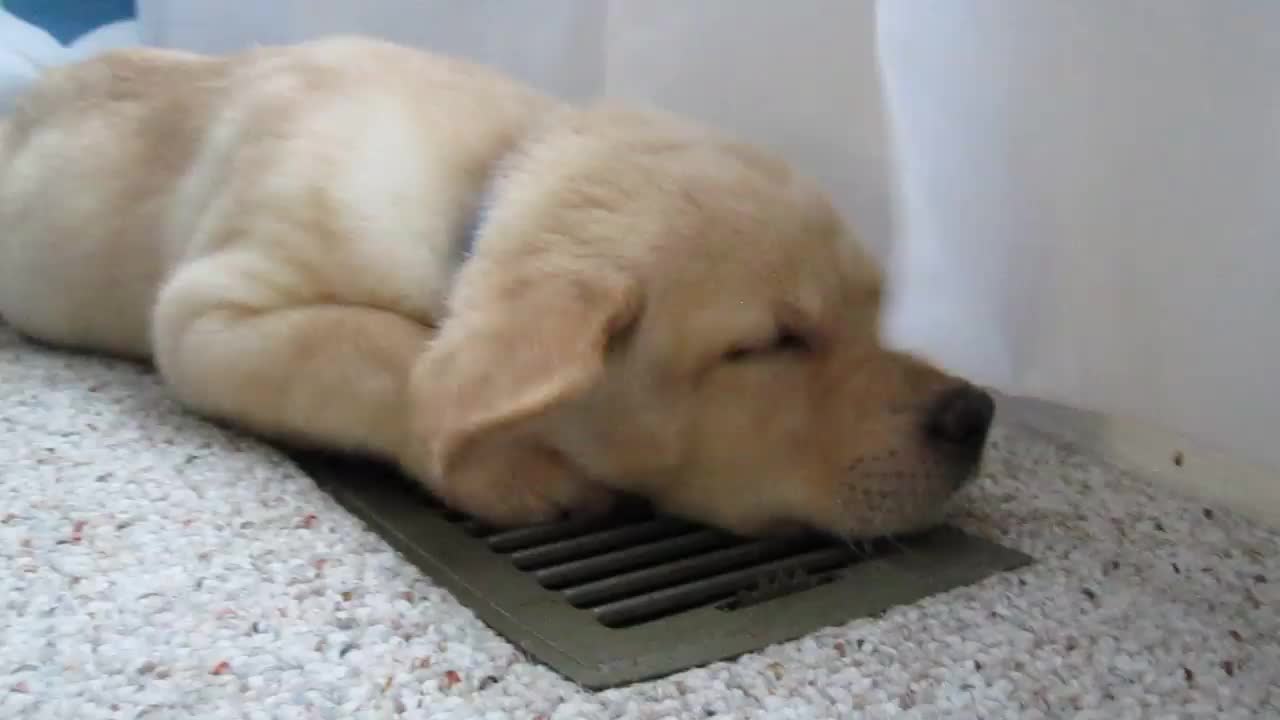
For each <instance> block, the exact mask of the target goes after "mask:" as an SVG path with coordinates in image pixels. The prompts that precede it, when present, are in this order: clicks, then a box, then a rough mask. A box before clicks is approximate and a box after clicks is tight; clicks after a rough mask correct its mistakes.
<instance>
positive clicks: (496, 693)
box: [0, 327, 1280, 720]
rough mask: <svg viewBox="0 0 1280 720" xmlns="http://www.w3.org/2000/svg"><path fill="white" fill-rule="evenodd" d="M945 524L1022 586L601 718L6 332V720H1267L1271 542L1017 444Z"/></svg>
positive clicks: (616, 702) (1051, 449) (912, 613)
mask: <svg viewBox="0 0 1280 720" xmlns="http://www.w3.org/2000/svg"><path fill="white" fill-rule="evenodd" d="M955 522H956V524H958V525H960V526H961V527H963V528H965V529H967V530H969V531H971V532H974V533H977V534H980V535H983V536H986V537H989V538H991V539H993V540H996V541H999V542H1003V543H1006V544H1009V545H1011V546H1013V547H1017V548H1019V549H1021V550H1023V551H1025V552H1028V553H1030V554H1031V555H1033V556H1034V557H1035V558H1036V560H1037V562H1036V564H1035V565H1033V566H1031V567H1028V568H1026V569H1024V570H1022V571H1019V572H1016V573H1009V574H1006V575H1001V576H998V577H994V578H991V579H989V580H987V581H984V582H982V583H980V584H978V585H974V586H970V587H966V588H962V589H958V590H955V591H952V592H949V593H946V594H943V595H939V596H935V597H933V598H931V599H929V600H926V601H924V602H921V603H918V604H916V605H912V606H909V607H901V608H897V609H894V610H892V611H890V612H888V613H886V614H885V615H884V616H883V617H880V618H876V619H871V620H860V621H855V622H851V623H849V624H847V625H845V626H842V627H834V628H829V629H826V630H823V631H821V632H818V633H815V634H813V635H811V636H808V637H806V638H803V639H800V640H797V641H794V642H790V643H786V644H782V645H778V646H774V647H770V648H768V649H767V650H764V651H762V652H759V653H756V654H752V655H749V656H745V657H742V658H740V659H738V660H736V661H732V662H723V663H717V664H715V665H712V666H709V667H704V668H698V669H694V670H690V671H687V672H684V673H681V674H679V675H676V676H672V677H669V678H666V679H662V680H658V681H654V682H649V683H644V684H641V685H636V686H631V687H626V688H621V689H617V690H610V691H606V692H603V693H599V694H591V693H588V692H585V691H583V690H581V689H579V688H577V687H575V686H574V685H573V684H571V683H568V682H566V681H564V680H562V679H560V677H559V676H557V675H556V674H554V673H553V672H551V671H550V670H547V669H546V668H544V667H542V666H540V665H538V664H536V663H532V662H530V661H528V660H527V659H525V658H523V657H522V656H521V655H520V653H518V652H517V651H516V650H514V649H513V648H512V646H510V645H509V644H508V643H507V642H506V641H504V640H503V639H502V638H501V637H500V636H498V635H496V634H495V633H493V632H492V631H490V630H489V629H487V628H486V627H485V626H484V625H482V624H480V623H479V622H477V621H476V619H475V618H474V616H473V615H472V614H471V613H470V612H469V611H468V610H467V609H466V608H465V607H463V606H461V605H459V604H458V603H457V602H456V601H455V600H454V599H453V598H452V597H451V596H450V595H449V594H448V593H446V592H444V591H443V590H441V589H440V588H439V587H438V586H437V585H435V584H434V583H433V582H432V581H431V579H430V578H429V577H424V576H422V575H421V574H420V573H419V572H418V571H417V570H416V569H415V568H414V567H413V566H411V565H410V564H409V563H407V562H406V561H404V560H403V559H401V558H400V557H399V556H398V555H396V554H395V553H394V552H393V551H392V550H391V549H390V548H389V547H388V546H387V545H386V543H384V542H383V541H382V540H381V539H379V538H378V537H377V536H375V535H373V534H371V533H369V532H368V531H366V530H365V529H364V528H363V527H362V526H361V525H360V524H359V523H358V522H357V521H356V520H354V519H353V518H352V517H351V516H350V515H348V514H346V513H345V512H343V511H342V510H341V509H340V508H339V507H338V506H337V505H336V503H335V502H333V501H332V500H331V499H330V498H329V497H328V496H327V495H326V494H324V493H323V492H321V491H320V490H318V489H316V488H315V487H314V485H313V484H312V482H311V481H310V480H309V479H308V478H307V477H306V476H305V475H303V474H302V473H300V472H299V471H298V470H297V469H295V468H294V467H293V466H292V465H291V464H290V463H289V462H288V461H287V460H286V459H285V458H284V457H283V456H282V455H281V454H279V453H278V452H276V451H274V450H273V449H271V448H269V447H267V446H265V445H263V444H261V443H259V442H256V441H255V440H252V439H250V438H247V437H244V436H242V435H240V434H238V433H235V432H232V431H230V430H227V429H224V428H219V427H216V426H214V425H211V424H209V423H205V422H203V421H201V420H199V419H196V418H195V417H192V416H190V415H188V414H186V413H183V412H182V411H180V410H179V409H178V408H177V407H175V405H174V404H173V403H172V402H171V401H170V400H169V399H168V397H167V396H166V395H165V393H164V392H163V391H162V389H161V388H160V387H159V385H158V384H157V383H156V381H155V379H154V376H153V375H152V374H151V373H150V372H149V371H148V370H146V369H145V368H142V367H139V366H135V365H131V364H126V363H120V362H114V361H108V360H102V359H95V358H87V357H81V356H74V355H68V354H63V353H60V352H56V351H53V350H49V349H45V348H39V347H35V346H32V345H29V344H26V343H24V342H22V341H20V340H19V339H18V338H17V337H15V336H14V335H13V334H12V333H10V332H9V331H8V330H6V329H4V328H3V327H0V620H2V621H3V622H0V717H5V718H51V719H52V718H58V719H60V720H61V719H66V718H77V719H80V720H92V719H95V718H188V717H200V718H286V719H287V718H391V717H404V718H433V719H434V718H442V719H443V718H458V719H462V718H493V719H495V720H496V719H499V718H515V719H521V720H533V719H538V720H553V719H557V720H558V719H560V718H566V719H567V718H587V719H594V718H634V719H636V720H639V719H641V718H653V719H655V720H656V719H658V718H710V717H721V718H776V719H784V718H796V719H797V720H817V719H820V718H849V717H865V718H881V717H909V718H1004V717H1010V718H1057V717H1076V718H1108V719H1115V718H1139V717H1142V718H1148V717H1150V718H1164V717H1168V718H1184V717H1205V718H1246V717H1272V718H1274V717H1280V612H1277V610H1276V608H1277V607H1280V533H1276V532H1274V531H1269V530H1266V529H1264V528H1261V527H1259V526H1257V525H1255V524H1252V523H1251V522H1250V521H1248V520H1246V519H1244V518H1242V517H1240V516H1237V515H1235V514H1233V513H1231V512H1228V511H1225V510H1222V509H1216V508H1207V507H1203V506H1201V505H1199V504H1195V503H1192V502H1188V501H1184V500H1180V499H1178V498H1176V497H1172V496H1170V495H1168V494H1167V493H1166V492H1160V491H1157V490H1156V489H1155V488H1153V487H1151V486H1149V485H1147V484H1145V483H1144V482H1143V481H1141V480H1139V479H1138V478H1136V477H1133V476H1130V475H1128V474H1126V473H1124V472H1122V471H1120V470H1118V469H1116V468H1111V467H1106V466H1103V465H1100V464H1099V463H1097V462H1094V461H1092V460H1090V459H1089V458H1087V457H1085V456H1084V455H1082V454H1080V453H1078V452H1076V451H1074V450H1073V449H1071V448H1069V447H1064V446H1062V445H1061V444H1059V443H1057V442H1053V441H1050V440H1049V439H1048V438H1046V437H1044V436H1040V435H1036V434H1033V433H1032V432H1031V431H1029V430H1025V429H1019V428H1012V427H1001V428H998V429H997V430H996V432H995V435H994V437H993V446H992V450H991V453H990V457H989V460H988V463H987V467H986V470H985V472H984V473H983V476H982V478H981V479H980V480H979V481H978V482H976V483H975V484H974V486H973V487H972V488H971V489H970V490H968V491H966V494H965V497H964V498H963V499H962V501H961V502H960V503H959V504H958V506H957V508H956V511H955Z"/></svg>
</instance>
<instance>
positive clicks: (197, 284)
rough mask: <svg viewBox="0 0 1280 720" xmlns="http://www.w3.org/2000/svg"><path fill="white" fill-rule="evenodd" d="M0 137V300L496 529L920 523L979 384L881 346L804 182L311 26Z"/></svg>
mask: <svg viewBox="0 0 1280 720" xmlns="http://www.w3.org/2000/svg"><path fill="white" fill-rule="evenodd" d="M2 122H3V124H2V125H0V316H3V317H4V318H5V319H6V320H7V322H8V323H9V324H11V325H12V326H13V327H14V328H16V329H17V330H18V331H20V332H22V333H25V334H26V335H28V336H31V337H33V338H37V339H40V340H43V341H45V342H48V343H51V344H55V345H59V346H63V347H65V348H70V349H74V350H81V351H86V352H95V353H105V354H112V355H118V356H124V357H132V358H137V359H140V360H143V361H146V362H150V363H153V364H154V366H155V367H156V369H157V371H158V373H159V375H160V377H161V378H162V379H163V381H164V382H165V383H166V385H167V387H168V388H170V389H171V390H172V393H173V395H174V397H176V398H177V400H178V401H179V402H180V403H182V404H183V405H184V406H185V407H186V408H189V409H190V410H191V411H193V412H195V413H199V414H202V415H203V416H206V417H209V418H217V419H221V420H223V421H227V422H229V423H231V424H233V425H235V426H238V427H240V428H242V429H244V430H246V431H248V432H253V433H257V434H260V435H262V436H264V437H273V438H278V439H287V440H289V441H291V442H300V443H306V444H311V445H314V446H318V447H325V448H330V449H335V450H345V451H354V452H359V453H365V454H370V455H374V456H378V457H382V458H385V459H387V460H390V461H393V462H395V463H398V464H399V466H401V467H402V468H404V470H405V471H406V472H407V473H408V474H409V475H411V476H412V477H414V478H416V479H417V480H419V481H420V482H422V483H423V484H425V485H426V486H427V487H428V488H429V489H430V490H431V491H433V492H434V493H435V494H436V495H437V496H438V497H440V498H441V499H442V500H443V501H444V502H446V503H448V504H450V505H452V506H454V507H456V508H458V509H460V510H461V511H463V512H466V513H469V514H472V515H474V516H477V517H479V518H482V519H485V520H487V521H489V522H491V523H494V524H497V525H514V524H523V523H531V522H537V521H542V520H546V519H550V518H553V517H556V516H559V515H560V514H561V513H564V512H601V511H604V510H606V509H607V508H608V507H609V506H610V504H611V502H613V500H614V498H615V497H617V496H618V495H619V494H623V493H625V494H633V495H639V496H642V497H645V498H649V499H651V500H652V501H653V502H654V504H655V505H656V506H657V507H659V508H660V509H662V510H665V511H667V512H669V513H672V514H676V515H680V516H684V517H687V518H691V519H694V520H698V521H702V522H706V523H709V524H713V525H716V526H720V527H722V528H725V529H727V530H729V531H732V532H736V533H740V534H743V535H759V534H765V533H771V532H775V531H778V530H780V529H784V528H794V527H802V528H809V529H816V530H819V531H822V532H826V533H831V534H834V535H837V536H840V537H845V538H866V537H873V536H880V535H884V534H890V533H902V532H909V531H912V530H916V529H921V528H924V527H927V526H929V525H931V524H933V523H935V522H937V521H938V520H939V518H940V517H941V513H942V511H943V509H944V508H945V506H946V504H947V501H948V499H949V498H950V497H951V496H952V495H953V493H954V492H955V491H956V490H957V489H958V488H960V487H961V486H962V485H963V484H964V482H965V481H966V480H967V479H968V478H970V477H971V476H972V475H973V473H974V471H975V467H976V466H977V464H978V462H979V460H980V457H981V454H982V448H983V445H984V443H985V439H986V435H987V431H988V426H989V425H990V423H991V418H992V414H993V404H992V400H991V398H990V397H989V396H988V395H987V394H985V393H984V392H982V391H981V390H979V389H977V388H975V387H973V386H972V385H970V384H969V383H967V382H965V381H963V380H962V379H960V378H956V377H953V376H951V375H950V374H948V373H946V372H944V371H942V370H940V369H938V368H936V367H933V366H931V365H930V364H928V363H926V362H924V361H921V360H919V359H916V358H913V357H910V356H907V355H904V354H899V353H895V352H892V351H890V350H888V349H886V348H885V347H884V346H882V345H881V343H880V341H879V331H878V318H879V314H880V303H881V293H882V279H881V274H880V271H879V270H878V268H877V267H876V266H875V264H874V263H873V261H872V259H871V258H870V256H869V255H868V254H867V253H866V252H865V251H864V249H863V248H862V246H861V245H860V244H859V242H858V240H857V239H856V237H855V236H854V234H853V233H852V231H851V230H850V229H849V228H847V227H846V226H845V225H844V224H843V222H842V220H841V218H839V217H838V216H837V214H836V212H835V211H834V210H833V208H832V206H831V204H830V203H829V202H828V200H827V199H826V198H825V197H824V195H823V194H822V193H821V192H820V191H819V189H818V188H817V187H815V185H814V184H813V183H812V182H810V181H809V180H808V179H806V178H804V177H800V176H798V175H797V174H795V173H794V172H793V171H792V170H791V169H789V168H788V166H787V165H786V164H785V163H784V162H782V161H781V160H780V159H777V158H775V157H773V156H771V155H770V154H768V153H767V152H765V151H763V150H761V149H759V148H756V147H752V146H750V145H747V144H744V143H742V142H738V141H735V140H733V139H730V138H728V137H724V136H721V135H719V134H717V133H716V132H714V131H712V130H711V129H709V128H705V127H701V126H699V125H697V124H695V123H692V122H689V121H686V120H683V119H680V118H678V117H673V116H671V115H669V114H666V113H662V112H658V111H655V110H642V109H629V108H626V107H622V106H620V105H617V104H615V103H611V102H607V101H600V102H596V103H592V104H588V105H585V106H571V105H568V104H565V103H562V102H560V101H558V100H555V99H553V98H551V97H548V96H545V95H543V94H540V93H538V92H536V91H534V90H533V89H531V88H528V87H524V86H522V85H521V84H519V83H517V82H515V81H514V80H512V79H509V78H507V77H504V76H503V75H501V74H498V73H497V72H495V71H493V70H490V69H487V68H484V67H479V66H476V65H472V64H469V63H466V62H462V61H459V60H456V59H450V58H445V57H439V56H436V55H432V54H429V53H426V52H421V51H418V50H414V49H409V48H404V47H399V46H395V45H392V44H388V43H385V42H381V41H378V40H373V39H367V38H358V37H332V38H325V39H321V40H316V41H312V42H306V43H301V44H298V45H294V46H288V47H273V48H259V49H253V50H249V51H246V52H242V53H239V54H235V55H231V56H227V57H206V56H199V55H195V54H189V53H184V52H176V51H168V50H158V49H148V50H127V51H115V52H111V53H108V54H105V55H101V56H98V57H96V58H94V59H90V60H87V61H84V62H81V63H79V64H76V65H72V66H67V67H63V68H60V69H55V70H52V71H50V72H48V73H47V75H46V76H44V77H43V78H42V79H41V80H39V81H38V83H37V84H36V85H35V86H34V87H32V88H30V89H29V91H28V92H27V93H26V94H25V96H24V97H23V98H22V99H21V100H20V102H19V106H18V108H17V109H16V111H15V112H14V113H13V114H12V115H11V116H10V117H8V118H6V119H4V120H3V121H2Z"/></svg>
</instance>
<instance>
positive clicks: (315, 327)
mask: <svg viewBox="0 0 1280 720" xmlns="http://www.w3.org/2000/svg"><path fill="white" fill-rule="evenodd" d="M260 279H267V280H270V281H275V282H279V281H280V280H281V270H280V268H278V267H271V268H268V267H265V266H264V265H262V264H261V261H256V260H253V259H246V258H245V257H244V256H243V255H241V256H239V257H236V256H235V255H234V254H226V255H225V256H218V255H215V256H211V257H209V258H205V259H202V260H198V261H196V262H195V263H193V264H191V265H189V266H187V267H186V268H183V269H182V270H180V271H179V272H178V273H177V274H176V275H175V276H174V277H173V278H172V279H171V280H170V281H169V282H168V283H167V284H166V285H165V287H164V288H163V289H162V291H161V293H160V295H159V298H158V300H157V302H156V307H155V313H154V316H153V323H152V334H153V345H154V352H155V363H156V366H157V368H158V370H159V372H160V374H161V376H162V377H163V378H164V380H165V381H166V382H167V383H168V384H169V385H170V387H171V388H172V390H173V392H174V393H175V395H176V396H177V398H178V399H179V401H180V402H182V403H184V404H185V405H186V406H188V407H189V408H191V409H193V410H194V411H196V412H199V413H202V414H205V415H208V416H211V417H217V418H221V419H223V420H226V421H229V422H231V423H233V424H236V425H239V426H242V427H244V428H246V429H249V430H252V431H257V432H260V433H262V434H264V435H268V436H276V437H279V438H282V439H286V438H287V439H292V440H296V441H301V442H306V443H309V444H315V445H318V446H322V447H327V448H332V449H345V450H350V451H359V452H366V453H370V454H374V455H377V456H381V457H383V458H386V459H388V460H398V459H400V458H401V456H402V455H403V453H404V452H405V448H404V442H405V435H406V432H405V430H406V416H407V411H406V407H405V406H406V403H407V399H406V386H407V383H408V378H409V372H410V368H411V367H412V366H413V362H414V360H415V359H416V358H417V357H418V355H419V354H420V353H421V352H422V350H423V349H424V347H425V345H426V343H427V341H428V340H429V339H430V335H431V332H432V331H431V329H430V328H428V327H425V326H423V325H421V324H418V323H415V322H413V321H411V320H409V319H407V318H405V317H403V316H401V315H397V314H395V313H392V312H388V311H384V310H379V309H375V308H370V307H362V306H354V305H339V304H323V303H314V304H293V303H291V302H286V301H284V300H283V299H282V293H281V291H280V289H279V288H278V287H275V286H272V285H271V284H269V283H268V282H265V281H262V280H260Z"/></svg>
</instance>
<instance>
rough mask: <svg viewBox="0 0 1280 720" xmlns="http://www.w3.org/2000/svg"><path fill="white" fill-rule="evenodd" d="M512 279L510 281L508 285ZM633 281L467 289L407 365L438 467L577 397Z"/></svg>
mask: <svg viewBox="0 0 1280 720" xmlns="http://www.w3.org/2000/svg"><path fill="white" fill-rule="evenodd" d="M517 287H518V290H517V289H515V288H517ZM639 305H640V301H639V298H638V293H637V292H636V289H635V287H634V285H633V284H631V283H625V282H621V281H614V282H605V281H597V282H582V281H566V280H564V279H562V278H555V277H552V278H539V281H537V282H527V283H520V284H519V285H518V286H514V285H511V284H508V285H507V286H506V288H505V292H503V293H500V294H499V293H495V294H494V295H492V296H483V295H482V296H480V297H476V296H474V295H473V296H472V297H471V298H469V299H468V302H466V304H465V305H464V306H463V307H460V308H457V309H456V311H455V314H454V315H453V316H452V317H451V318H450V319H449V320H448V321H447V322H446V323H445V326H444V328H443V329H442V330H441V332H440V334H439V335H438V336H437V338H436V339H435V340H434V341H433V342H432V343H431V346H430V347H429V348H428V350H427V351H426V353H425V354H424V355H423V357H422V359H421V360H419V362H418V365H417V367H416V368H415V370H414V378H413V391H412V392H413V398H412V400H413V403H414V406H415V412H416V413H417V415H418V417H417V418H416V419H415V421H414V425H413V426H414V428H415V433H416V434H417V435H416V438H415V440H416V441H417V442H426V443H429V444H430V445H429V447H430V456H431V466H432V467H431V470H432V472H433V473H434V474H435V475H436V477H443V476H444V475H445V474H446V473H447V472H448V470H449V467H450V465H451V464H452V463H453V461H454V459H455V458H457V457H459V456H460V454H461V453H462V451H463V450H465V448H466V447H467V446H469V445H471V444H472V443H473V442H475V441H476V440H478V439H480V438H482V437H484V436H486V435H489V434H491V433H494V432H497V431H501V430H505V429H511V428H513V427H514V426H515V425H516V424H518V423H520V422H522V421H526V420H529V419H532V418H534V417H537V416H539V415H541V414H543V413H545V412H547V411H548V410H551V409H552V408H554V407H557V406H559V405H561V404H563V403H564V402H566V401H569V400H572V399H573V398H576V397H579V396H580V395H581V394H583V393H585V392H586V391H587V390H589V389H590V388H591V387H592V386H593V385H595V384H596V383H597V382H598V381H599V380H600V378H601V377H602V376H603V374H604V363H605V353H606V351H607V348H608V345H609V341H610V339H611V338H612V337H613V336H614V335H616V334H617V333H619V332H621V331H623V330H625V329H626V328H627V327H628V326H629V325H631V323H632V322H633V321H634V320H635V318H636V316H637V315H638V313H639Z"/></svg>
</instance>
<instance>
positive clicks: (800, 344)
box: [724, 329, 813, 363]
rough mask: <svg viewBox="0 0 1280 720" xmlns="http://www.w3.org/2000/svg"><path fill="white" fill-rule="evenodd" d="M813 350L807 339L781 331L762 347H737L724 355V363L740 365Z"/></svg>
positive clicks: (793, 332)
mask: <svg viewBox="0 0 1280 720" xmlns="http://www.w3.org/2000/svg"><path fill="white" fill-rule="evenodd" d="M812 350H813V346H812V345H811V344H810V343H809V340H808V338H806V337H805V336H803V335H801V334H800V333H798V332H795V331H793V330H787V329H783V330H780V331H779V332H778V334H777V335H775V336H774V337H773V339H772V340H771V341H769V342H768V343H766V344H763V345H737V346H734V347H732V348H730V349H729V350H728V352H726V353H725V354H724V360H725V362H729V363H741V362H746V361H749V360H757V359H763V358H766V357H779V356H785V355H807V354H808V353H809V352H810V351H812Z"/></svg>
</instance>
